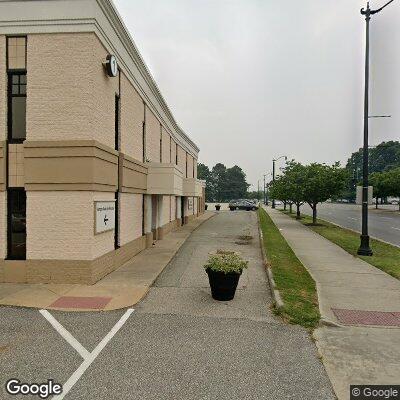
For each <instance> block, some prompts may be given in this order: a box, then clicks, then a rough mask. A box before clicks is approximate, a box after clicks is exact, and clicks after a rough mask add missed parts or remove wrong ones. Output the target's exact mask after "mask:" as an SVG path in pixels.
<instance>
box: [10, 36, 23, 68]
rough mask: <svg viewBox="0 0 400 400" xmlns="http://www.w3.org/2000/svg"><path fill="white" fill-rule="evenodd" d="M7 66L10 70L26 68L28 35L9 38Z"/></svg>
mask: <svg viewBox="0 0 400 400" xmlns="http://www.w3.org/2000/svg"><path fill="white" fill-rule="evenodd" d="M7 68H8V70H16V69H17V70H25V69H26V37H24V36H19V37H8V38H7Z"/></svg>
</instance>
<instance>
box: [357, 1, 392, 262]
mask: <svg viewBox="0 0 400 400" xmlns="http://www.w3.org/2000/svg"><path fill="white" fill-rule="evenodd" d="M393 1H394V0H390V1H388V2H387V3H386V4H385V5H384V6H382V7H380V8H378V9H377V10H371V9H370V7H369V2H367V8H366V9H364V8H362V9H361V15H365V21H366V26H365V88H364V89H365V92H364V147H363V191H362V228H361V243H360V247H359V248H358V251H357V254H359V255H362V256H372V250H371V248H370V246H369V235H368V156H369V150H368V120H369V115H368V111H369V110H368V106H369V22H370V20H371V15H374V14H377V13H378V12H380V11H382V10H383V9H384V8H386V7H387V6H388V5H389V4H390V3H393ZM379 117H381V116H379ZM385 117H386V116H385Z"/></svg>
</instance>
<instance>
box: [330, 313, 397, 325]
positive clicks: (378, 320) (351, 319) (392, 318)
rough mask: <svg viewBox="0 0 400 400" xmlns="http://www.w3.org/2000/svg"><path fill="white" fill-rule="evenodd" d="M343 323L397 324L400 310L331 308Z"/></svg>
mask: <svg viewBox="0 0 400 400" xmlns="http://www.w3.org/2000/svg"><path fill="white" fill-rule="evenodd" d="M332 311H333V313H334V314H335V316H336V318H337V319H338V320H339V322H340V323H341V324H343V325H374V326H399V327H400V312H384V311H362V310H345V309H341V308H332Z"/></svg>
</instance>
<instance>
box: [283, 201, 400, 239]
mask: <svg viewBox="0 0 400 400" xmlns="http://www.w3.org/2000/svg"><path fill="white" fill-rule="evenodd" d="M381 207H382V206H381ZM278 208H281V206H279V207H278ZM397 209H398V206H384V208H383V207H382V209H378V210H375V209H372V208H370V209H369V213H368V215H369V234H370V235H371V236H373V237H376V238H377V239H381V240H384V241H385V242H388V243H391V244H394V245H395V246H400V213H399V212H393V211H394V210H397ZM317 210H318V218H321V219H324V220H326V221H329V222H333V223H335V224H338V225H341V226H343V227H345V228H349V229H353V230H355V231H358V232H360V230H361V206H358V205H355V204H336V203H322V204H318V209H317ZM301 212H302V213H304V214H307V215H312V210H311V208H310V206H309V205H308V204H304V205H303V206H302V207H301Z"/></svg>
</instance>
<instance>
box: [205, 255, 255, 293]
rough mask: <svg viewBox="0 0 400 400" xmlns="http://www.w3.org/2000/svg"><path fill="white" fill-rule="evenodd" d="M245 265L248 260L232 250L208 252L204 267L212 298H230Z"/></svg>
mask: <svg viewBox="0 0 400 400" xmlns="http://www.w3.org/2000/svg"><path fill="white" fill-rule="evenodd" d="M247 266H248V261H245V260H243V259H242V258H241V257H240V256H239V254H238V253H235V252H234V251H225V250H218V251H217V252H216V253H215V254H210V257H209V258H208V260H207V263H206V264H205V265H204V268H205V270H206V272H207V274H208V280H209V282H210V287H211V295H212V297H213V299H215V300H219V301H227V300H232V299H233V298H234V297H235V292H236V288H237V285H238V283H239V278H240V275H241V274H242V271H243V269H245V268H247Z"/></svg>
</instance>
